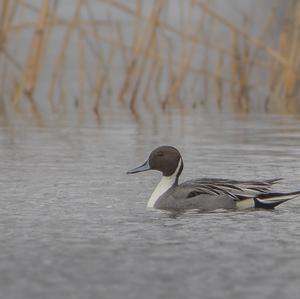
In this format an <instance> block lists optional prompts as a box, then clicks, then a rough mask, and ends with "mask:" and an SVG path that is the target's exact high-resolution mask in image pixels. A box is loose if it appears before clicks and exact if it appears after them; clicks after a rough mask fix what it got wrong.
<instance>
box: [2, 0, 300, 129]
mask: <svg viewBox="0 0 300 299" xmlns="http://www.w3.org/2000/svg"><path fill="white" fill-rule="evenodd" d="M174 3H175V2H172V5H173V6H174V5H175V6H176V4H174ZM176 3H177V5H178V6H177V7H178V8H179V15H178V16H177V17H173V18H172V17H170V15H169V12H170V9H169V6H170V5H171V1H165V0H153V1H152V2H151V5H150V4H149V2H144V1H142V0H137V1H136V2H135V6H130V5H129V4H127V3H125V2H124V1H121V0H97V2H96V3H94V2H93V3H92V1H89V0H77V1H76V2H75V5H74V6H73V7H69V8H71V9H72V13H71V14H70V16H69V17H67V16H61V14H60V5H61V4H60V3H59V1H51V0H43V1H40V2H33V1H29V0H27V1H26V0H13V1H11V0H3V1H2V2H1V4H0V9H1V11H0V75H1V77H2V78H1V82H0V88H1V95H0V116H2V118H3V119H7V118H8V116H7V114H8V113H10V114H11V115H14V112H17V113H23V114H27V113H28V111H27V109H26V107H27V106H28V107H29V109H30V110H29V111H30V114H31V115H32V116H34V117H35V120H36V122H37V123H38V124H40V125H41V124H43V118H45V114H46V113H45V111H49V110H50V111H51V112H52V113H54V114H55V113H57V112H63V113H67V112H68V111H70V109H73V108H74V107H75V109H78V113H79V114H78V115H79V119H80V120H81V121H83V119H84V116H85V115H86V114H87V113H89V111H93V112H94V114H95V115H96V119H97V122H99V123H100V120H101V116H102V114H103V111H104V110H105V105H107V103H108V102H109V101H108V100H107V98H108V97H107V96H108V95H110V96H111V97H112V98H118V99H119V102H120V103H122V105H123V106H125V107H128V108H129V109H130V110H131V111H132V112H133V113H134V114H135V115H136V116H138V114H139V111H140V109H143V107H145V108H146V109H147V110H148V111H149V112H150V113H156V111H157V110H158V109H159V108H161V109H162V110H166V109H167V108H170V107H178V108H180V109H181V110H182V109H188V108H189V107H196V106H198V105H201V104H203V103H206V105H209V104H211V105H213V106H214V105H215V106H216V107H217V109H218V110H220V111H222V110H223V109H224V107H225V106H227V105H230V107H231V109H232V110H233V111H235V112H236V113H247V112H249V111H251V110H252V109H253V108H252V107H253V106H259V107H260V108H258V109H264V110H265V111H275V112H279V113H295V112H299V110H300V105H299V76H298V73H299V67H300V54H299V53H300V36H299V28H300V3H299V2H298V1H293V0H290V1H288V2H287V4H286V5H285V6H284V8H282V6H279V5H274V6H273V7H272V9H269V11H268V15H266V17H265V22H264V23H262V24H261V30H260V33H259V34H255V35H254V34H253V30H252V26H253V24H255V22H256V21H255V17H254V16H253V14H251V15H247V14H245V13H242V12H240V15H241V17H242V18H243V19H244V22H242V23H239V24H237V23H235V22H234V21H232V20H231V19H229V18H226V17H224V15H222V14H220V12H219V10H218V9H217V7H215V6H214V4H213V3H212V1H201V0H188V1H185V2H183V1H181V2H180V1H179V2H177V1H176ZM146 4H147V5H146ZM98 7H101V9H102V10H103V9H105V10H106V11H107V13H106V14H104V13H100V16H97V14H96V11H98V12H101V10H99V8H98ZM97 9H98V10H97ZM279 11H280V12H281V15H283V17H281V18H280V20H279V19H278V18H279V17H278V16H279V15H280V14H279ZM28 15H30V20H28V17H27V18H26V16H28ZM120 18H121V19H120ZM279 21H280V22H281V23H280V24H282V25H281V26H280V28H279V29H278V28H277V31H276V32H275V34H274V30H275V29H274V28H276V26H277V24H278V23H279ZM124 24H126V26H124ZM220 31H222V32H226V34H224V33H223V36H222V38H220V33H218V32H220ZM58 35H59V36H60V38H59V39H56V37H57V36H58ZM28 37H29V39H28ZM24 39H26V40H30V42H26V43H25V44H24V48H23V40H24ZM57 40H59V42H57ZM20 45H22V47H20ZM74 73H76V74H77V76H76V75H74ZM74 80H75V82H74ZM47 82H49V83H47ZM77 82H78V84H77ZM69 86H70V88H69ZM45 89H47V92H45ZM70 90H71V92H70ZM41 94H43V95H46V98H48V105H49V106H47V105H46V103H45V101H44V99H45V96H41ZM210 98H211V99H212V100H209V99H210ZM72 99H73V100H72ZM255 101H256V102H257V101H258V102H259V103H258V105H254V104H253V103H255ZM72 103H75V105H73V104H72ZM41 106H42V107H43V108H41ZM24 107H25V109H24ZM72 107H73V108H72Z"/></svg>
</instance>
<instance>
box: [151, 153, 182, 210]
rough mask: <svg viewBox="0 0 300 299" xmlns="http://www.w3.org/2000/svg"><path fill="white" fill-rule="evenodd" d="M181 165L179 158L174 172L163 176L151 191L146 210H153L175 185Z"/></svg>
mask: <svg viewBox="0 0 300 299" xmlns="http://www.w3.org/2000/svg"><path fill="white" fill-rule="evenodd" d="M181 165H182V160H181V158H180V160H179V162H178V166H177V168H176V170H175V172H174V173H173V174H172V175H170V176H163V177H162V178H161V180H160V182H159V184H158V185H157V186H156V188H155V190H154V191H153V193H152V195H151V197H150V199H149V201H148V204H147V207H148V208H153V207H154V205H155V203H156V202H157V200H158V199H159V198H160V197H161V196H162V195H163V194H164V193H165V192H167V191H168V190H169V189H170V188H171V187H172V186H173V185H174V184H175V182H176V180H177V175H178V173H179V171H180V168H181Z"/></svg>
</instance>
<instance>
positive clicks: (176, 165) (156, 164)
mask: <svg viewBox="0 0 300 299" xmlns="http://www.w3.org/2000/svg"><path fill="white" fill-rule="evenodd" d="M182 169H183V161H182V158H181V155H180V153H179V151H178V150H177V149H176V148H175V147H172V146H166V145H165V146H160V147H158V148H156V149H155V150H153V151H152V152H151V154H150V156H149V158H148V160H147V161H146V162H145V163H144V164H142V165H141V166H139V167H137V168H134V169H132V170H129V171H127V174H133V173H137V172H142V171H147V170H158V171H161V172H162V174H163V176H167V177H169V176H173V175H176V176H177V177H179V175H180V174H181V172H182Z"/></svg>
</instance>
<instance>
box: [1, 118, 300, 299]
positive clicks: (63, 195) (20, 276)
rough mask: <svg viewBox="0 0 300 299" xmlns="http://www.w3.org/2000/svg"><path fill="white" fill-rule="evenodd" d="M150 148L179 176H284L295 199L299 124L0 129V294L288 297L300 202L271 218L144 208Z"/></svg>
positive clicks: (294, 275)
mask: <svg viewBox="0 0 300 299" xmlns="http://www.w3.org/2000/svg"><path fill="white" fill-rule="evenodd" d="M161 144H171V145H174V146H176V147H178V148H179V149H180V151H181V152H182V155H183V159H184V163H185V169H184V172H183V175H182V179H189V178H193V177H201V176H214V177H225V178H233V179H244V178H249V179H254V178H257V179H263V178H272V177H284V178H285V179H286V180H285V181H284V183H281V184H279V185H278V186H277V187H276V188H277V190H295V189H300V151H299V145H300V121H299V120H297V119H296V118H293V117H282V116H281V117H280V116H274V115H273V116H272V115H261V116H258V117H252V116H247V117H245V118H244V119H238V118H233V117H217V118H214V117H212V115H208V114H203V113H199V112H197V113H195V114H192V115H187V116H173V117H170V118H169V117H165V118H163V119H162V120H161V121H160V122H157V121H153V122H152V120H151V119H149V120H146V122H144V124H142V125H141V124H138V123H136V122H133V121H126V120H124V119H123V120H122V122H121V123H120V122H118V121H117V120H116V121H111V122H105V123H103V124H102V126H101V127H100V128H99V127H97V126H94V125H84V126H82V127H77V128H72V127H71V126H68V125H65V126H60V127H48V128H36V127H25V128H24V127H16V128H15V129H14V130H12V129H9V128H5V127H2V128H1V129H0V169H1V172H0V190H1V198H0V213H1V214H0V292H1V298H5V299H19V298H20V299H21V298H22V299H26V298H30V299H34V298H49V299H50V298H101V299H118V298H132V299H133V298H136V299H140V298H143V299H148V298H149V299H150V298H151V299H152V298H173V299H177V298H178V299H179V298H201V299H205V298H222V299H223V298H231V299H232V298H273V299H274V298H278V299H281V298H298V296H299V283H300V200H299V201H297V200H295V201H293V202H290V203H286V204H284V205H282V206H280V207H279V208H278V209H277V210H276V211H274V212H269V211H257V212H226V213H225V212H224V213H209V214H199V215H182V216H180V217H178V218H176V219H172V218H169V217H168V216H167V215H165V214H161V213H157V212H151V211H147V210H146V203H147V199H148V198H149V196H150V194H151V191H152V190H153V188H154V187H155V184H156V183H157V182H158V180H159V174H158V173H155V172H148V173H143V174H140V175H135V176H127V175H126V170H128V169H130V168H132V167H135V166H137V165H139V164H140V163H142V162H143V161H144V160H145V159H146V158H147V155H148V154H149V152H150V151H151V150H152V149H153V148H154V147H156V146H158V145H161Z"/></svg>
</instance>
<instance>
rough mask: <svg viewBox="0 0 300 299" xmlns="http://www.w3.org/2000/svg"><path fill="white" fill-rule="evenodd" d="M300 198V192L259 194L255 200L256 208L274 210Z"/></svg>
mask: <svg viewBox="0 0 300 299" xmlns="http://www.w3.org/2000/svg"><path fill="white" fill-rule="evenodd" d="M297 196H300V191H296V192H291V193H266V194H259V195H258V196H257V197H255V198H254V202H255V208H258V209H274V208H275V207H276V206H278V205H280V204H282V203H283V202H286V201H288V200H290V199H293V198H295V197H297Z"/></svg>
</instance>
